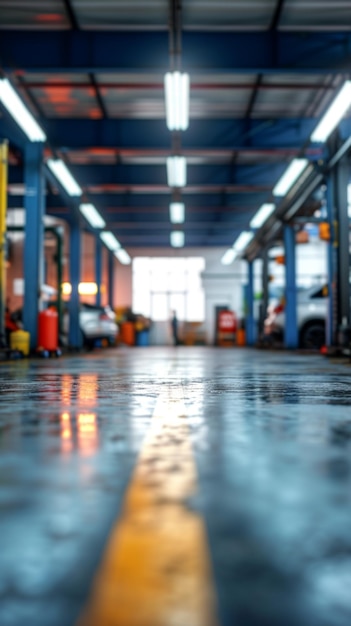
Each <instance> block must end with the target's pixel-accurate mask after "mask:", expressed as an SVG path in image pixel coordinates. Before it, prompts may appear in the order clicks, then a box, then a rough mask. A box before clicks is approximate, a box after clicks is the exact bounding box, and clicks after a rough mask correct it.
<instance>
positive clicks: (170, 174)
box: [167, 156, 186, 187]
mask: <svg viewBox="0 0 351 626" xmlns="http://www.w3.org/2000/svg"><path fill="white" fill-rule="evenodd" d="M167 180H168V186H169V187H185V185H186V158H185V157H181V156H174V157H168V158H167Z"/></svg>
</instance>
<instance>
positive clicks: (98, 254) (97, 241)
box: [95, 235, 102, 306]
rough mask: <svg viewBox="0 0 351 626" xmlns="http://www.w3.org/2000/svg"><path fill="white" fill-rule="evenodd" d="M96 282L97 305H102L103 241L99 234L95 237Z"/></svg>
mask: <svg viewBox="0 0 351 626" xmlns="http://www.w3.org/2000/svg"><path fill="white" fill-rule="evenodd" d="M95 282H96V284H97V292H96V299H95V302H96V304H97V306H101V282H102V242H101V239H100V236H99V235H96V237H95Z"/></svg>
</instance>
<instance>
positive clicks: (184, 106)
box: [164, 72, 190, 130]
mask: <svg viewBox="0 0 351 626" xmlns="http://www.w3.org/2000/svg"><path fill="white" fill-rule="evenodd" d="M189 83H190V81H189V74H182V73H181V72H172V73H171V72H168V73H167V74H166V75H165V79H164V86H165V100H166V118H167V127H168V129H169V130H186V129H187V128H188V126H189Z"/></svg>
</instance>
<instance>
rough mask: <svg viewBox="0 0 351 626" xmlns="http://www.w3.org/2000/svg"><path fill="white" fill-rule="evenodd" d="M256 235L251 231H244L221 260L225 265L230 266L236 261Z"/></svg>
mask: <svg viewBox="0 0 351 626" xmlns="http://www.w3.org/2000/svg"><path fill="white" fill-rule="evenodd" d="M253 236H254V233H253V232H252V231H250V230H243V232H242V233H241V234H240V235H239V237H238V238H237V239H236V240H235V241H234V243H233V246H232V248H229V250H227V251H226V252H225V253H224V255H223V256H222V258H221V263H222V264H223V265H230V264H231V263H232V262H233V261H234V259H236V258H237V257H238V256H239V254H241V252H243V251H244V250H245V248H246V246H247V245H248V244H249V243H250V241H251V239H252V238H253Z"/></svg>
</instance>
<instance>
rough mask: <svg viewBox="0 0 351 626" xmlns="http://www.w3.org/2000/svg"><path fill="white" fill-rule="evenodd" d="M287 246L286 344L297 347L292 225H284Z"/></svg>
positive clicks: (286, 345) (293, 232)
mask: <svg viewBox="0 0 351 626" xmlns="http://www.w3.org/2000/svg"><path fill="white" fill-rule="evenodd" d="M284 246H285V283H286V286H285V296H286V306H285V332H284V345H285V347H286V348H292V349H294V348H297V347H298V345H299V335H298V328H297V313H296V307H297V299H296V259H295V231H294V228H293V227H292V226H287V225H285V226H284Z"/></svg>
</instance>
